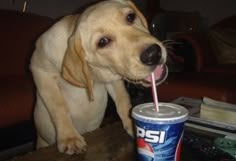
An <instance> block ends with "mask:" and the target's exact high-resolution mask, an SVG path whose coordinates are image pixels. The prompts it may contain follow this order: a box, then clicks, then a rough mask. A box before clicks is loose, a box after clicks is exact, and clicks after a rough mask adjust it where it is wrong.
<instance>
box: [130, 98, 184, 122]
mask: <svg viewBox="0 0 236 161" xmlns="http://www.w3.org/2000/svg"><path fill="white" fill-rule="evenodd" d="M132 117H133V118H134V119H136V120H139V121H144V122H149V123H160V124H163V123H179V122H184V121H186V120H187V119H188V110H187V109H186V108H184V107H183V106H180V105H177V104H172V103H162V102H161V103H159V112H156V108H155V107H154V104H153V103H145V104H140V105H138V106H135V107H134V108H133V110H132Z"/></svg>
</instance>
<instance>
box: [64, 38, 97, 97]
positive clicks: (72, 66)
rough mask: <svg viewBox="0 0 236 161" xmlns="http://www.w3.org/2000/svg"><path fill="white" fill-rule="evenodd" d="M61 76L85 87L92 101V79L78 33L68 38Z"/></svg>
mask: <svg viewBox="0 0 236 161" xmlns="http://www.w3.org/2000/svg"><path fill="white" fill-rule="evenodd" d="M62 77H63V78H64V79H65V80H67V81H68V82H70V83H71V84H73V85H76V86H79V87H83V88H86V89H87V92H88V96H89V100H90V101H93V99H94V96H93V91H92V79H91V76H90V73H89V68H88V64H87V63H86V61H85V53H84V50H83V47H82V46H81V40H80V37H79V36H78V35H77V36H76V35H72V36H71V37H70V38H69V41H68V47H67V49H66V53H65V56H64V60H63V64H62Z"/></svg>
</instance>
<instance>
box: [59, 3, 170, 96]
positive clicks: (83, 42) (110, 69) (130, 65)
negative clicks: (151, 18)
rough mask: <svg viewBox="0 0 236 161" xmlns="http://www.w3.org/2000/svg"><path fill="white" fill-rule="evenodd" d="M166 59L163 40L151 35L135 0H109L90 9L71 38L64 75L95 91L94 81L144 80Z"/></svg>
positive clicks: (84, 13) (83, 15) (71, 80)
mask: <svg viewBox="0 0 236 161" xmlns="http://www.w3.org/2000/svg"><path fill="white" fill-rule="evenodd" d="M165 61H166V50H165V48H164V46H163V45H162V43H161V42H160V41H158V40H157V39H156V38H154V37H153V36H151V35H150V33H149V31H148V25H147V22H146V20H145V18H144V16H143V15H142V14H141V13H140V11H138V9H137V8H136V7H135V5H134V4H133V3H132V2H131V1H127V0H109V1H103V2H100V3H98V4H95V5H93V6H91V7H89V8H88V9H86V10H85V11H84V12H83V13H82V14H81V16H80V17H79V19H78V23H77V24H76V26H75V30H74V32H73V34H72V36H71V38H70V39H69V45H68V49H67V51H66V55H65V59H64V63H63V76H64V78H65V79H67V80H69V81H70V82H72V83H73V84H75V85H79V86H83V87H87V88H88V89H89V91H90V92H91V90H92V89H91V83H92V80H95V81H100V82H111V81H114V80H117V79H122V78H124V79H127V80H131V81H135V82H137V81H139V82H142V80H144V78H145V77H147V76H148V75H150V73H151V72H152V71H153V70H154V69H155V68H156V67H157V66H158V65H161V64H163V63H165Z"/></svg>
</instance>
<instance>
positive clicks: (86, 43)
mask: <svg viewBox="0 0 236 161" xmlns="http://www.w3.org/2000/svg"><path fill="white" fill-rule="evenodd" d="M165 60H166V50H165V48H164V46H163V45H162V43H161V42H159V41H158V40H157V39H155V38H154V37H153V36H151V35H150V33H149V31H148V27H147V22H146V20H145V18H144V17H143V15H142V14H141V13H140V12H139V11H138V10H137V8H136V7H135V6H134V4H133V3H132V2H130V1H128V0H108V1H102V2H99V3H97V4H95V5H93V6H91V7H89V8H87V9H86V10H85V11H84V12H83V13H82V14H81V15H70V16H66V17H64V18H62V19H61V20H60V21H58V22H57V23H56V24H54V25H53V26H52V27H51V28H50V29H49V30H48V31H46V32H45V33H44V34H43V35H42V36H41V37H40V38H39V39H38V41H37V43H36V49H35V51H34V53H33V56H32V59H31V65H30V67H31V71H32V73H33V77H34V80H35V83H36V86H37V101H36V105H35V113H34V117H35V124H36V128H37V134H38V138H37V148H41V147H45V146H48V145H51V144H54V143H57V146H58V149H59V151H60V152H63V153H67V154H75V153H80V152H83V151H84V150H85V149H86V142H85V140H84V138H83V137H82V136H81V134H83V133H86V132H89V131H92V130H94V129H96V128H98V127H99V126H100V124H101V122H102V120H103V116H104V112H105V108H106V105H107V99H108V95H107V93H108V94H109V95H110V96H111V97H112V99H113V100H114V102H115V104H116V107H117V111H118V114H119V116H120V118H121V120H122V123H123V126H124V128H125V129H126V131H127V132H128V133H129V134H130V135H132V134H133V131H132V121H131V119H130V117H129V115H130V114H129V112H130V108H131V105H130V101H129V96H128V93H127V91H126V89H125V87H124V84H123V79H127V80H130V81H134V82H142V80H143V79H144V78H145V77H147V76H148V75H149V74H150V73H151V72H152V71H153V70H154V69H155V67H156V66H157V65H159V64H162V63H164V62H165Z"/></svg>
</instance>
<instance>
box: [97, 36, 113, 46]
mask: <svg viewBox="0 0 236 161" xmlns="http://www.w3.org/2000/svg"><path fill="white" fill-rule="evenodd" d="M110 42H111V39H110V38H108V37H102V38H101V39H100V40H99V41H98V44H97V46H98V47H99V48H104V47H105V46H107V45H108V44H109V43H110Z"/></svg>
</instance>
